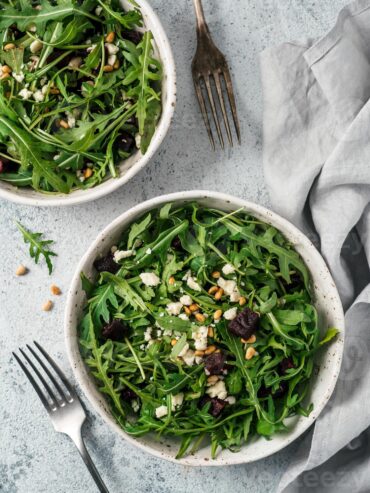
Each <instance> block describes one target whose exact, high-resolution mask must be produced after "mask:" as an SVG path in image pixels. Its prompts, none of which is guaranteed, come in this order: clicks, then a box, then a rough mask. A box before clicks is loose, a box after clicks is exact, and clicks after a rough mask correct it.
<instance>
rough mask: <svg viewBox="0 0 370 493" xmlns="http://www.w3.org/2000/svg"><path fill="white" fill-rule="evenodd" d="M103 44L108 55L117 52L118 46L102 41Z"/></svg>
mask: <svg viewBox="0 0 370 493" xmlns="http://www.w3.org/2000/svg"><path fill="white" fill-rule="evenodd" d="M104 46H105V48H106V50H107V52H108V55H115V54H116V53H118V52H119V48H118V46H116V45H114V44H113V43H104Z"/></svg>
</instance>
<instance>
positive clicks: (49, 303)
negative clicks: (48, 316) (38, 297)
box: [42, 300, 53, 312]
mask: <svg viewBox="0 0 370 493" xmlns="http://www.w3.org/2000/svg"><path fill="white" fill-rule="evenodd" d="M52 308H53V302H52V301H51V300H48V301H46V302H45V303H44V304H43V305H42V309H43V311H44V312H50V310H51V309H52Z"/></svg>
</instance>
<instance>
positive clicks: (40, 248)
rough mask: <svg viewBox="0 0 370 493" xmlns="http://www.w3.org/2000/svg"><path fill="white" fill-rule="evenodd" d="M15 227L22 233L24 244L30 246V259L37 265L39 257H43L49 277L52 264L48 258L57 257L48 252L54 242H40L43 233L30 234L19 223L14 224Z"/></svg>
mask: <svg viewBox="0 0 370 493" xmlns="http://www.w3.org/2000/svg"><path fill="white" fill-rule="evenodd" d="M16 225H17V228H18V229H19V231H20V232H21V233H22V236H23V240H24V242H25V243H28V244H29V245H30V248H29V254H30V257H31V258H33V259H34V261H35V263H36V264H38V263H39V260H40V256H43V257H44V259H45V261H46V265H47V266H48V270H49V275H50V274H51V273H52V271H53V264H52V261H51V258H50V257H56V255H57V254H56V253H54V252H52V251H51V250H50V245H51V244H52V243H54V241H53V240H42V239H41V238H42V236H43V233H32V232H31V231H29V230H28V229H26V228H24V227H23V226H22V225H21V223H19V222H16Z"/></svg>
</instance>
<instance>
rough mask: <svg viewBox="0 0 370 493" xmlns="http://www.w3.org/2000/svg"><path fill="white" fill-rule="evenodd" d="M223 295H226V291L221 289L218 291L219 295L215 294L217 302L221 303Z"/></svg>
mask: <svg viewBox="0 0 370 493" xmlns="http://www.w3.org/2000/svg"><path fill="white" fill-rule="evenodd" d="M223 294H224V290H223V289H222V288H219V289H218V290H217V293H216V294H215V300H216V301H219V300H220V299H221V298H222V296H223Z"/></svg>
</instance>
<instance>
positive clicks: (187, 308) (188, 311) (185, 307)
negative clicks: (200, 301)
mask: <svg viewBox="0 0 370 493" xmlns="http://www.w3.org/2000/svg"><path fill="white" fill-rule="evenodd" d="M184 312H185V313H186V315H187V316H189V315H191V311H190V310H189V307H188V306H184Z"/></svg>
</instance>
